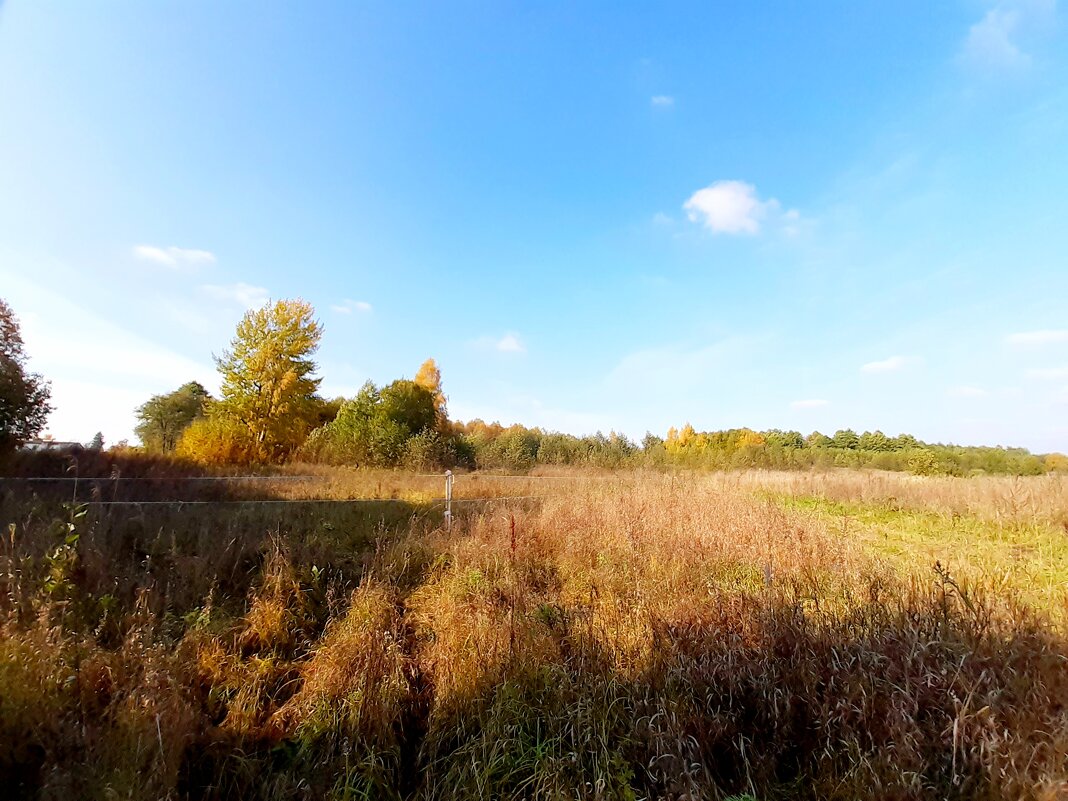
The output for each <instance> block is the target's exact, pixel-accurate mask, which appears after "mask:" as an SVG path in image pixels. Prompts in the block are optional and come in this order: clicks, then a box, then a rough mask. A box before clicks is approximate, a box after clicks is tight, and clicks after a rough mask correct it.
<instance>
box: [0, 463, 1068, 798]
mask: <svg viewBox="0 0 1068 801" xmlns="http://www.w3.org/2000/svg"><path fill="white" fill-rule="evenodd" d="M61 467H62V466H61V465H60V464H59V463H56V464H53V465H52V468H51V469H52V470H53V475H54V476H55V477H56V478H61V477H62V478H65V479H70V478H71V474H70V472H68V471H67V470H66V469H65V468H64V469H61ZM34 469H35V470H38V471H39V470H40V469H42V468H41V466H40V465H36V466H34ZM29 470H30V467H29V466H27V467H26V468H25V470H24V471H23V472H24V475H32V473H31V472H26V471H29ZM79 470H80V473H79V477H78V481H76V482H75V481H71V480H65V481H57V482H37V483H31V482H24V481H13V480H7V481H5V482H4V484H3V490H2V495H0V498H2V507H0V509H2V518H3V522H4V523H5V524H7V525H6V527H5V529H4V531H3V537H2V544H0V619H2V623H0V626H2V639H0V776H2V778H3V781H4V785H3V786H4V788H5V793H6V794H7V795H8V797H14V798H42V799H50V798H60V797H62V798H87V799H95V798H99V799H117V798H129V799H156V798H175V799H186V798H188V799H214V798H219V799H222V798H250V799H312V798H336V799H349V798H376V799H377V798H385V799H389V798H393V799H438V798H440V799H490V798H494V799H496V798H514V799H519V798H561V799H563V798H568V799H570V798H585V799H639V798H648V799H653V798H657V799H659V798H674V799H696V798H710V799H726V798H732V797H733V798H739V797H745V798H756V799H779V798H783V799H785V798H811V799H817V798H818V799H828V798H829V799H895V798H897V799H920V798H961V799H963V798H968V799H973V798H988V799H1003V798H1004V799H1008V798H1012V799H1018V798H1029V799H1057V798H1064V797H1066V795H1068V707H1066V705H1065V704H1066V701H1068V641H1066V640H1065V621H1066V620H1068V528H1066V526H1068V482H1066V481H1065V479H1064V478H1058V477H1056V476H1045V477H1035V478H986V479H956V478H919V477H911V476H903V475H896V474H886V473H863V472H858V471H831V472H826V473H803V474H802V473H767V472H746V473H721V474H705V473H693V472H687V473H662V472H650V471H639V470H633V471H619V472H615V473H599V472H594V471H579V472H575V471H572V472H557V473H555V474H552V475H551V476H543V477H536V476H530V477H514V476H513V477H492V476H486V475H478V474H471V475H460V476H458V478H457V480H456V485H455V496H456V502H455V504H454V513H455V521H454V524H453V526H452V528H451V530H447V529H446V528H445V527H444V525H443V515H442V512H443V507H442V505H441V503H440V502H439V500H438V499H440V498H441V494H442V486H443V484H442V481H441V478H440V477H437V476H419V475H415V474H410V473H400V472H393V471H372V470H352V469H344V468H328V467H321V466H319V467H313V466H306V465H289V466H287V467H285V468H278V469H276V470H275V471H274V473H273V474H271V476H269V477H261V478H257V479H250V480H227V481H219V480H215V478H214V477H215V476H216V475H217V474H214V473H209V472H198V471H196V470H195V469H194V468H191V467H190V466H189V465H183V464H179V463H175V462H172V461H169V460H166V459H162V458H160V459H149V458H145V457H133V456H122V455H104V456H100V457H99V458H98V460H97V463H95V464H92V465H87V464H85V462H84V460H83V464H82V465H80V468H79ZM16 472H17V471H16ZM116 475H119V476H121V477H122V478H123V479H128V480H123V481H115V480H110V477H114V476H116ZM94 476H99V477H100V478H94ZM190 476H196V477H197V478H198V479H199V480H197V481H189V480H186V479H188V478H189V477H190ZM174 498H182V499H183V500H185V501H187V502H189V503H186V504H184V505H177V504H170V503H150V501H163V500H171V499H174ZM353 499H360V501H361V502H351V501H352V500H353ZM252 500H272V501H282V500H285V501H292V502H288V503H267V504H261V503H247V502H246V501H252ZM104 501H107V502H111V503H110V504H105V503H101V502H104ZM119 501H122V502H126V501H129V503H115V502H119ZM195 501H212V503H193V502H195Z"/></svg>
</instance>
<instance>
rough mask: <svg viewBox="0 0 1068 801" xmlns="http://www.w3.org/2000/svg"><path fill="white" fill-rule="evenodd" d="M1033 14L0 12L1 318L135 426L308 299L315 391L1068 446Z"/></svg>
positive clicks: (102, 415) (370, 8)
mask: <svg viewBox="0 0 1068 801" xmlns="http://www.w3.org/2000/svg"><path fill="white" fill-rule="evenodd" d="M1066 45H1068V36H1066V33H1065V13H1064V10H1063V9H1058V8H1057V7H1056V5H1055V3H1054V2H1053V0H1006V1H1005V2H978V0H968V1H967V2H964V1H963V0H962V1H961V2H952V1H950V2H942V3H931V2H929V1H928V0H924V1H923V2H899V3H894V4H875V3H872V4H868V3H854V2H841V3H831V2H826V3H814V4H797V3H759V4H737V3H736V4H709V3H693V4H626V3H623V4H621V3H611V4H608V3H605V4H594V3H584V4H563V3H560V4H552V3H531V4H519V3H494V4H489V3H486V4H475V3H450V4H444V3H441V4H425V5H416V4H409V3H404V2H388V3H387V2H382V3H377V2H372V3H361V4H355V3H348V2H338V3H326V2H321V3H295V2H294V3H290V4H288V5H285V4H281V3H277V4H266V5H265V4H262V3H251V2H249V3H242V2H229V3H215V2H184V3H178V2H153V3H144V2H132V1H131V2H102V3H92V4H90V3H83V2H73V0H72V1H71V2H50V1H49V0H37V1H35V2H28V0H22V2H19V1H18V0H15V1H14V2H12V1H11V0H8V2H6V3H3V5H0V296H2V297H4V298H6V299H7V300H8V301H9V302H10V303H11V304H12V305H13V306H14V308H15V310H16V311H17V312H18V314H19V315H20V316H21V318H22V323H23V329H24V335H25V339H26V341H27V349H28V351H29V353H30V356H31V363H32V366H33V367H34V369H36V370H38V371H40V372H42V373H43V374H45V375H46V376H47V377H48V378H50V379H51V381H52V383H53V389H54V400H55V404H56V407H57V408H56V410H55V412H54V413H53V415H52V418H51V421H50V431H51V432H52V433H53V434H54V435H55V436H57V437H59V438H74V439H79V440H88V439H89V438H90V437H91V436H92V435H93V433H94V432H95V431H97V430H98V429H99V430H102V431H103V432H104V435H105V437H106V438H107V439H108V440H109V441H115V440H117V439H119V438H123V437H128V436H130V433H131V430H132V427H133V423H134V417H133V410H134V408H135V407H136V406H137V405H138V404H139V403H141V402H142V401H143V400H145V399H146V398H147V397H148V396H149V395H151V394H153V393H157V392H164V391H168V390H170V389H172V388H174V387H177V386H178V385H179V384H181V383H183V382H185V381H188V380H190V379H198V380H200V381H202V382H203V383H204V384H205V385H207V386H208V387H209V388H211V389H213V390H214V389H216V388H217V384H218V382H217V379H216V375H215V372H214V367H213V364H212V358H211V356H212V353H218V352H220V351H221V350H222V349H223V348H224V347H225V346H226V345H227V343H228V341H229V339H230V337H231V336H232V333H233V329H234V326H235V325H236V323H237V321H238V319H239V318H240V316H241V314H242V313H243V311H244V310H245V309H246V308H248V307H249V306H252V305H256V304H259V303H261V302H263V301H264V300H265V299H266V298H268V297H270V298H281V297H295V296H301V297H304V298H306V299H307V300H309V301H310V302H312V303H313V304H314V305H315V307H316V309H317V310H318V313H319V316H320V319H321V320H322V322H323V324H324V326H325V337H324V341H323V345H322V348H321V351H320V353H319V363H320V367H321V375H322V378H323V391H324V393H325V394H328V395H336V394H345V395H351V394H353V393H354V392H355V391H356V390H357V389H358V388H359V386H360V385H361V384H362V383H363V382H364V381H365V380H367V379H371V380H374V381H375V382H377V383H383V382H388V381H390V380H392V379H394V378H397V377H401V376H409V377H410V376H411V375H413V374H414V372H415V370H416V369H417V368H418V366H419V364H420V362H422V361H423V359H425V358H427V357H429V356H433V357H434V358H436V359H437V360H438V362H439V364H440V366H441V368H442V371H443V376H444V383H445V390H446V393H447V394H448V396H449V403H450V410H451V412H452V415H453V416H454V417H458V418H461V419H469V418H473V417H482V418H484V419H497V420H500V421H501V422H504V423H509V422H523V423H525V424H528V425H540V426H544V427H548V428H553V429H560V430H565V431H570V432H574V433H586V432H592V431H595V430H598V429H601V430H604V431H608V430H610V429H615V430H619V431H623V432H625V433H628V434H630V435H632V436H636V437H638V436H641V435H642V434H643V433H644V432H645V431H646V430H651V431H654V432H657V433H660V434H663V433H664V432H665V431H666V430H667V428H668V427H669V426H671V425H676V426H677V425H681V424H682V423H685V422H687V421H689V422H690V423H692V424H693V425H694V426H695V427H697V428H699V429H714V428H727V427H738V426H749V427H753V428H767V427H779V428H791V429H799V430H801V431H803V432H806V433H807V432H809V431H811V430H813V429H820V430H823V431H827V432H833V431H834V430H835V429H837V428H843V427H852V428H855V429H858V430H862V429H875V428H879V429H882V430H883V431H885V432H887V433H891V434H896V433H898V432H902V431H907V432H910V433H914V434H916V435H917V436H920V437H921V438H923V439H927V440H931V441H956V442H963V443H982V444H1007V445H1009V444H1012V445H1024V446H1027V447H1030V448H1032V449H1034V450H1036V451H1040V452H1045V451H1050V450H1061V451H1066V450H1068V222H1066V219H1068V193H1066V187H1068V46H1066Z"/></svg>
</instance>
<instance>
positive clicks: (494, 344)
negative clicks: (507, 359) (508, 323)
mask: <svg viewBox="0 0 1068 801" xmlns="http://www.w3.org/2000/svg"><path fill="white" fill-rule="evenodd" d="M472 344H473V345H474V346H475V347H476V348H478V349H479V350H495V351H498V352H500V353H526V352H527V347H526V345H524V344H523V340H521V339H520V338H519V335H518V334H513V333H507V334H505V335H504V336H501V337H494V336H484V337H479V338H478V339H476V340H475V341H474V342H473V343H472Z"/></svg>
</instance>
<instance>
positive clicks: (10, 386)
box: [0, 299, 52, 451]
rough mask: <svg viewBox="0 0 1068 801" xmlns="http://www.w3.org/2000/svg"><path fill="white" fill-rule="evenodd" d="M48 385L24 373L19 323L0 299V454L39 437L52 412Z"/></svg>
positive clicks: (24, 366)
mask: <svg viewBox="0 0 1068 801" xmlns="http://www.w3.org/2000/svg"><path fill="white" fill-rule="evenodd" d="M50 396H51V389H50V387H49V385H48V382H47V381H45V380H44V379H43V378H41V376H39V375H37V374H36V373H30V372H27V370H26V353H25V351H24V350H23V342H22V334H21V333H20V331H19V321H18V318H17V317H15V313H14V312H13V311H12V310H11V307H10V306H8V305H7V303H6V302H5V301H4V300H3V299H0V451H4V450H10V449H12V448H14V447H16V446H18V445H19V444H20V443H22V442H25V441H26V440H28V439H31V438H33V437H35V436H37V434H39V433H40V431H41V429H42V428H44V425H45V421H47V420H48V413H49V412H51V411H52V407H51V406H50V405H49V403H48V400H49V397H50Z"/></svg>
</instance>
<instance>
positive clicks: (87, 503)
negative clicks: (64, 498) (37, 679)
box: [73, 495, 563, 506]
mask: <svg viewBox="0 0 1068 801" xmlns="http://www.w3.org/2000/svg"><path fill="white" fill-rule="evenodd" d="M560 497H563V496H561V495H487V496H484V497H481V498H452V499H451V500H452V501H453V502H454V503H473V502H485V501H523V500H532V499H540V498H560ZM446 502H447V501H446V499H445V498H432V499H430V500H428V501H419V500H411V499H408V498H296V499H291V498H264V499H259V500H224V501H179V500H167V501H74V502H73V503H74V505H76V506H225V505H237V504H246V505H256V504H300V503H407V504H411V505H413V506H417V505H420V504H421V505H434V506H436V505H438V504H443V503H446Z"/></svg>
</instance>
